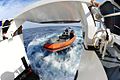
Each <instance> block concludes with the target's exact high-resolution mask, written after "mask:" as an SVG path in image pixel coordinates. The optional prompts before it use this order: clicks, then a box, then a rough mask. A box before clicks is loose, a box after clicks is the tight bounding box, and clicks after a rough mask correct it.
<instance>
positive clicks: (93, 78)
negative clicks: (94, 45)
mask: <svg viewBox="0 0 120 80" xmlns="http://www.w3.org/2000/svg"><path fill="white" fill-rule="evenodd" d="M77 80H108V79H107V76H106V73H105V71H104V68H103V66H102V64H101V61H100V60H99V58H98V56H97V55H96V53H95V52H94V51H88V50H83V53H82V55H81V61H80V66H79V70H78V77H77Z"/></svg>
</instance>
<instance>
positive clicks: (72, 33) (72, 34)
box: [70, 30, 74, 39]
mask: <svg viewBox="0 0 120 80" xmlns="http://www.w3.org/2000/svg"><path fill="white" fill-rule="evenodd" d="M73 37H74V30H71V32H70V39H72V38H73Z"/></svg>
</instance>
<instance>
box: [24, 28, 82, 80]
mask: <svg viewBox="0 0 120 80" xmlns="http://www.w3.org/2000/svg"><path fill="white" fill-rule="evenodd" d="M65 28H67V27H64V26H57V27H56V26H54V27H42V28H31V29H25V30H23V37H24V44H25V49H26V52H27V56H28V59H29V60H30V64H31V66H32V69H33V70H34V71H35V72H36V73H37V74H39V76H40V78H41V79H42V80H74V76H75V73H76V71H77V69H78V66H79V63H80V55H81V50H82V42H83V40H82V30H81V27H80V26H71V28H72V29H73V30H74V31H75V34H76V36H77V38H76V40H75V41H74V43H73V44H72V46H71V47H69V48H67V49H65V50H62V51H60V52H55V53H51V52H48V51H47V50H45V49H44V48H43V45H44V44H45V42H46V41H47V40H48V39H49V38H51V37H53V36H55V35H59V34H60V33H62V32H63V31H64V30H65Z"/></svg>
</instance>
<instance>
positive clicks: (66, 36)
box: [59, 29, 69, 40]
mask: <svg viewBox="0 0 120 80" xmlns="http://www.w3.org/2000/svg"><path fill="white" fill-rule="evenodd" d="M59 38H61V39H65V40H66V39H68V38H69V30H68V29H65V31H64V32H63V34H62V36H60V37H59Z"/></svg>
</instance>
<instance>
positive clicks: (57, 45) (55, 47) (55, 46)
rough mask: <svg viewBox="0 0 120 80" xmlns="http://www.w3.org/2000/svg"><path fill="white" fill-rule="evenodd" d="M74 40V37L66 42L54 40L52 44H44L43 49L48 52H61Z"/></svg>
mask: <svg viewBox="0 0 120 80" xmlns="http://www.w3.org/2000/svg"><path fill="white" fill-rule="evenodd" d="M75 39H76V36H75V35H74V36H73V37H72V38H69V39H67V40H65V39H56V40H55V42H54V43H46V44H45V45H44V48H45V49H47V50H48V51H50V52H56V51H60V50H63V49H65V48H67V47H69V46H70V45H71V44H72V43H73V42H74V41H75Z"/></svg>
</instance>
